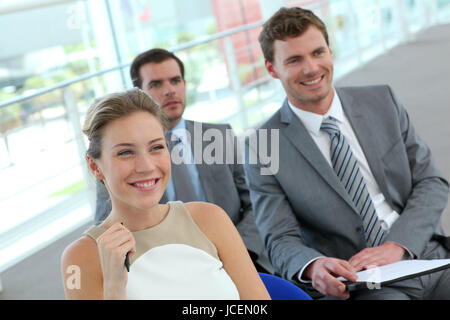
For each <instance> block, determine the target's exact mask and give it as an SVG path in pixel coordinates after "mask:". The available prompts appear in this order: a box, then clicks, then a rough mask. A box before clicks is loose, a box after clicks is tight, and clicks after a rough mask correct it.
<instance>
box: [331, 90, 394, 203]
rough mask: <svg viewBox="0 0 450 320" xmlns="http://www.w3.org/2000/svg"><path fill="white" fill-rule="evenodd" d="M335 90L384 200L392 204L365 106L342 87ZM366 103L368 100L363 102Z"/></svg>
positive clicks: (379, 152)
mask: <svg viewBox="0 0 450 320" xmlns="http://www.w3.org/2000/svg"><path fill="white" fill-rule="evenodd" d="M336 91H337V93H338V95H339V98H340V100H341V103H342V108H343V109H344V113H345V114H346V116H347V118H348V120H349V122H350V125H351V126H352V128H353V131H354V132H355V135H356V138H357V139H358V142H359V144H360V146H361V148H362V150H363V152H364V155H365V157H366V160H367V162H368V164H369V167H370V170H371V171H372V174H373V176H374V178H375V181H376V182H377V184H378V187H379V188H380V191H381V192H382V193H383V195H384V197H385V198H386V201H387V202H388V203H390V204H392V199H391V198H390V195H389V192H388V189H387V185H386V176H385V174H384V170H383V168H382V166H381V162H380V154H381V151H380V150H379V146H378V144H377V143H375V142H376V140H374V139H373V137H375V136H376V135H377V134H379V133H377V132H376V131H374V128H376V126H374V125H373V122H371V119H370V115H369V114H368V113H367V112H364V110H366V108H364V105H363V104H364V102H363V101H361V99H356V98H354V97H352V96H351V95H349V94H348V93H347V92H346V91H345V89H343V88H338V89H336ZM367 103H368V102H366V103H365V104H367Z"/></svg>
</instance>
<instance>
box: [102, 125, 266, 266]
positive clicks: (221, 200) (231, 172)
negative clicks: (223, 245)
mask: <svg viewBox="0 0 450 320" xmlns="http://www.w3.org/2000/svg"><path fill="white" fill-rule="evenodd" d="M185 123H186V130H187V131H188V132H189V133H190V135H191V149H192V152H193V153H195V146H194V141H197V142H199V143H201V150H200V151H201V154H198V155H200V156H201V155H202V154H203V151H204V150H205V148H206V147H207V146H208V145H210V144H211V143H212V142H213V141H203V139H202V137H203V135H204V133H205V132H206V131H207V130H210V129H212V131H213V132H214V131H215V132H216V133H220V135H221V136H222V137H223V140H222V142H221V147H222V150H223V160H222V163H223V164H206V163H205V162H204V161H203V159H200V160H201V162H202V163H201V164H197V170H198V174H199V178H200V182H201V184H202V187H203V190H204V192H205V196H206V200H207V202H210V203H214V204H216V205H218V206H219V207H221V208H222V209H223V210H224V211H225V212H226V213H227V214H228V215H229V216H230V218H231V220H232V221H233V223H234V224H235V226H236V228H237V229H238V231H239V234H240V235H241V237H242V239H243V241H244V243H245V245H246V247H247V249H248V250H249V251H250V252H251V253H252V255H253V257H252V258H253V259H256V257H260V256H264V255H265V253H264V247H263V244H262V241H261V237H260V235H259V232H258V229H257V228H256V225H255V220H254V216H253V212H252V205H251V202H250V195H249V190H248V186H247V184H246V180H245V173H244V169H243V166H242V164H239V162H238V160H237V156H238V152H237V148H238V144H237V141H236V139H235V136H234V135H233V134H232V131H231V126H230V125H228V124H208V123H200V122H194V121H190V120H185ZM194 124H195V125H194ZM194 128H197V130H198V131H199V132H194ZM227 129H229V130H227ZM210 132H211V131H210ZM198 133H200V134H201V135H202V136H201V137H200V138H198V137H197V138H196V137H195V135H196V134H197V135H198ZM219 142H220V141H219ZM227 144H228V149H227ZM227 150H233V157H231V158H232V159H231V160H232V161H228V162H232V163H231V164H226V163H227V161H226V156H227ZM194 156H195V155H194ZM240 163H242V162H240ZM166 202H167V196H166V194H165V193H164V195H163V197H162V198H161V201H160V203H166ZM110 211H111V201H110V200H109V194H108V192H107V190H106V188H105V187H104V185H103V184H102V183H101V182H99V181H97V205H96V213H95V221H96V224H98V223H100V222H101V221H103V220H104V219H105V218H106V217H107V216H108V214H109V212H110ZM264 261H266V262H264ZM259 262H260V264H261V265H262V266H263V267H264V268H265V269H266V270H267V269H269V270H271V266H270V264H269V263H268V260H267V259H263V260H261V259H260V261H259Z"/></svg>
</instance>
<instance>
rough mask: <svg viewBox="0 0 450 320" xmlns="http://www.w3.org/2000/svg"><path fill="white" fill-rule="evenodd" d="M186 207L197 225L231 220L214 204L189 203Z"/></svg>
mask: <svg viewBox="0 0 450 320" xmlns="http://www.w3.org/2000/svg"><path fill="white" fill-rule="evenodd" d="M185 206H186V208H187V209H188V211H189V213H190V214H191V217H192V218H193V219H194V221H195V222H196V223H197V224H202V225H204V224H216V223H218V222H224V221H227V220H230V219H229V217H228V215H227V213H226V212H225V211H224V210H223V209H222V208H221V207H219V206H217V205H215V204H212V203H207V202H187V203H185Z"/></svg>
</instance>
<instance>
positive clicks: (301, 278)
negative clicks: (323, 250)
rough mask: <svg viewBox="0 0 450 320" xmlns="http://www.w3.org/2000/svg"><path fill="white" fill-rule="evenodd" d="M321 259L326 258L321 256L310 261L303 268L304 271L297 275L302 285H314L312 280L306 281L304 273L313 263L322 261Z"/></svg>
mask: <svg viewBox="0 0 450 320" xmlns="http://www.w3.org/2000/svg"><path fill="white" fill-rule="evenodd" d="M320 258H325V257H324V256H320V257H317V258H314V259H312V260H310V261H309V262H308V263H307V264H305V266H304V267H303V268H302V270H300V272H299V273H297V278H298V281H300V282H301V283H312V280H307V279H304V278H303V277H302V276H303V272H305V270H306V268H308V266H309V265H310V264H311V263H313V262H314V261H316V260H317V259H320Z"/></svg>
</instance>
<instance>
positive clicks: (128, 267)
mask: <svg viewBox="0 0 450 320" xmlns="http://www.w3.org/2000/svg"><path fill="white" fill-rule="evenodd" d="M120 224H121V225H123V222H121V223H120ZM129 255H130V252H127V255H126V257H125V268H127V272H130V257H129Z"/></svg>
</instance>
